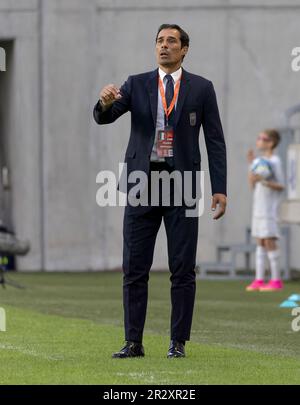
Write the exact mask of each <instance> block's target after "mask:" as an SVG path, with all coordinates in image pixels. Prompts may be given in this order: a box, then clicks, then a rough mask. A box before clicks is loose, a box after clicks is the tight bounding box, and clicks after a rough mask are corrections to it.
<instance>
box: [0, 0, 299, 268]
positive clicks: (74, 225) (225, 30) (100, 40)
mask: <svg viewBox="0 0 300 405" xmlns="http://www.w3.org/2000/svg"><path fill="white" fill-rule="evenodd" d="M299 16H300V1H299V0H288V1H280V0H260V1H259V0H256V1H248V0H212V1H207V0H186V1H182V0H165V1H164V2H162V1H160V0H151V1H150V0H140V1H137V0H122V1H121V0H115V1H111V0H88V1H85V2H83V1H80V0H42V1H39V0H22V1H21V0H0V47H2V48H4V49H5V51H6V57H7V60H6V65H7V69H6V72H0V95H1V97H0V167H1V171H2V181H1V182H0V218H1V220H2V223H3V224H5V225H6V226H7V227H8V228H9V229H10V230H12V231H13V232H15V233H16V235H18V237H20V238H25V239H29V241H30V244H31V250H30V252H29V253H28V255H26V256H25V257H22V258H19V259H18V260H17V268H18V270H20V271H23V270H24V271H25V270H30V271H39V270H43V271H66V270H67V271H68V270H73V271H74V270H109V269H116V268H120V267H121V256H122V215H123V208H122V207H121V208H120V207H119V208H111V207H105V208H100V207H98V206H97V205H96V202H95V195H96V191H97V184H96V180H95V179H96V174H97V173H98V172H99V171H100V170H104V169H112V170H115V172H116V173H118V162H122V161H123V156H124V152H125V148H126V145H127V141H128V138H129V127H130V115H129V114H126V115H125V116H123V117H121V118H120V119H119V120H118V121H117V122H116V123H115V124H114V125H111V126H107V127H99V126H97V125H96V124H95V122H93V119H92V108H93V105H94V103H95V102H96V100H97V98H98V93H99V90H100V89H101V87H102V86H103V85H104V84H106V83H110V82H113V83H116V84H117V85H121V84H122V83H123V81H124V80H126V78H127V77H128V75H129V74H134V73H139V72H143V71H148V70H152V69H154V68H155V67H156V60H155V55H154V40H155V34H156V31H157V28H158V26H159V25H160V24H161V23H163V22H176V23H178V24H179V25H182V27H183V28H184V29H185V30H186V31H187V32H188V33H189V35H190V39H191V43H190V49H189V54H188V56H187V57H186V59H185V61H184V67H185V68H186V69H187V70H188V71H191V72H194V73H196V74H200V75H202V76H204V77H207V78H209V79H210V80H212V81H213V83H214V84H215V88H216V92H217V96H218V102H219V108H220V112H221V117H222V122H223V127H224V133H225V137H226V141H227V147H228V162H229V177H228V182H229V184H228V195H229V205H228V211H227V214H226V216H225V218H223V219H222V220H221V221H218V222H214V221H212V219H211V215H210V183H209V177H208V175H206V183H205V184H206V191H205V207H206V209H205V213H204V215H203V216H202V217H201V219H200V229H199V246H198V259H199V261H203V260H204V261H207V260H208V261H209V260H215V258H216V257H215V251H216V247H217V246H218V245H220V244H222V243H228V242H235V241H241V240H244V238H245V231H246V227H247V225H248V224H249V223H250V212H251V192H250V190H249V188H248V185H247V181H246V175H247V163H246V158H245V156H246V151H247V149H248V148H249V147H251V146H253V145H254V140H255V137H256V134H257V132H258V131H259V130H261V129H262V128H265V127H280V128H281V127H283V126H284V125H285V120H284V111H286V110H287V109H288V108H289V107H291V106H294V105H297V104H299V102H300V91H299V90H300V89H299V77H300V76H299V75H300V73H297V72H293V71H292V69H291V60H292V57H291V51H292V49H293V48H294V47H296V46H297V45H299V35H298V33H299V29H298V25H299ZM297 125H298V126H299V120H298V122H296V120H295V119H294V121H293V126H294V127H297ZM200 138H201V139H200V145H201V150H202V162H203V163H202V168H203V169H204V170H207V159H206V153H205V145H204V142H203V137H202V136H201V137H200ZM290 228H291V229H290V240H291V244H290V254H289V259H290V266H291V268H294V269H299V262H300V252H299V249H297V246H299V244H300V228H299V227H297V226H291V227H290ZM158 246H159V248H157V249H156V251H155V259H154V264H153V269H167V249H166V238H165V232H164V229H163V228H161V230H160V232H159V235H158V240H157V247H158Z"/></svg>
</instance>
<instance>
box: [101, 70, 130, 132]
mask: <svg viewBox="0 0 300 405" xmlns="http://www.w3.org/2000/svg"><path fill="white" fill-rule="evenodd" d="M131 91H132V77H131V76H129V77H128V79H127V80H126V81H125V82H124V83H123V85H122V86H121V88H120V92H121V95H122V98H120V99H119V100H116V101H114V102H113V104H112V105H111V106H110V107H109V108H108V109H107V110H105V111H103V109H102V106H101V104H100V101H98V102H97V104H96V105H95V107H94V111H93V115H94V119H95V121H96V122H97V124H100V125H103V124H110V123H111V122H114V121H116V119H118V118H119V117H121V115H123V114H125V113H126V112H127V111H130V109H131Z"/></svg>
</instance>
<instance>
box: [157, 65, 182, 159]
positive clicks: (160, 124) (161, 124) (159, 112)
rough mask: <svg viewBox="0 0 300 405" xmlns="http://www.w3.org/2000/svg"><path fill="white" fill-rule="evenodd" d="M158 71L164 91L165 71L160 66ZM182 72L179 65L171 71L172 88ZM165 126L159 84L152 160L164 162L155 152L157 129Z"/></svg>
mask: <svg viewBox="0 0 300 405" xmlns="http://www.w3.org/2000/svg"><path fill="white" fill-rule="evenodd" d="M158 72H159V76H160V78H161V80H162V82H163V86H164V91H166V82H167V80H166V79H165V77H166V75H167V73H166V72H164V71H163V70H162V69H161V68H159V69H158ZM181 74H182V68H181V67H180V68H179V69H178V70H176V71H175V72H173V73H171V76H172V79H173V85H174V88H175V86H176V83H177V82H178V80H179V79H180V77H181ZM177 99H178V97H177V98H176V100H175V106H174V108H175V109H176V105H177ZM164 127H165V112H164V107H163V104H162V99H161V95H160V91H159V86H158V103H157V118H156V128H155V139H154V144H153V148H152V152H151V156H150V160H151V161H152V162H153V161H155V162H164V160H165V158H164V157H158V156H157V152H156V141H157V131H158V130H160V129H164Z"/></svg>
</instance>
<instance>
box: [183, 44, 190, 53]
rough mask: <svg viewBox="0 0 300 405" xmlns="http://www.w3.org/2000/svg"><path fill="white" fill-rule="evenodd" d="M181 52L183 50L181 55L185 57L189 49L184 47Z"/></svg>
mask: <svg viewBox="0 0 300 405" xmlns="http://www.w3.org/2000/svg"><path fill="white" fill-rule="evenodd" d="M182 50H183V54H184V55H186V54H187V53H188V50H189V47H188V46H184V47H183V48H182Z"/></svg>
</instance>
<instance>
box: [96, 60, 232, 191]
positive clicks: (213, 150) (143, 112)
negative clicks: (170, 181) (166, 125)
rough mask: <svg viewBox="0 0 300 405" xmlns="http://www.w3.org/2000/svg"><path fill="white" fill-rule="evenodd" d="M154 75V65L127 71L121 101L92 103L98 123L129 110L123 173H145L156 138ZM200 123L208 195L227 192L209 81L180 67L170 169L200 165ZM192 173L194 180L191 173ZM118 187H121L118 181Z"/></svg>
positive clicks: (223, 153)
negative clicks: (104, 106)
mask: <svg viewBox="0 0 300 405" xmlns="http://www.w3.org/2000/svg"><path fill="white" fill-rule="evenodd" d="M158 76H159V73H158V68H157V69H155V70H154V71H151V72H146V73H141V74H137V75H132V76H129V77H128V79H127V80H126V81H125V83H124V84H123V85H122V86H121V89H120V91H121V94H122V98H121V99H120V100H117V101H115V102H114V103H113V104H112V105H111V106H110V107H109V109H107V110H105V111H103V109H102V107H101V104H100V102H99V101H98V102H97V104H96V105H95V107H94V111H93V115H94V119H95V121H96V122H97V123H98V124H100V125H103V124H109V123H111V122H114V121H115V120H116V119H117V118H119V117H120V116H121V115H123V114H124V113H126V112H127V111H130V112H131V131H130V138H129V142H128V146H127V150H126V153H125V163H127V178H128V176H129V174H130V173H131V172H132V171H134V170H142V171H143V172H145V173H147V175H148V173H149V162H150V155H151V151H152V147H153V142H154V138H155V127H156V115H157V103H158ZM201 125H202V126H203V132H204V136H205V143H206V149H207V154H208V162H209V172H210V180H211V188H212V194H215V193H222V194H225V195H226V146H225V140H224V135H223V130H222V124H221V120H220V116H219V110H218V105H217V99H216V94H215V90H214V87H213V84H212V82H211V81H209V80H207V79H205V78H203V77H201V76H198V75H195V74H192V73H189V72H187V71H186V70H185V69H182V78H181V83H180V89H179V94H178V100H177V106H176V112H175V124H174V157H173V159H174V169H176V170H179V171H180V172H181V173H182V175H183V172H184V171H192V172H195V171H198V170H200V164H201V154H200V149H199V132H200V128H201ZM193 178H194V179H195V176H194V177H193ZM129 189H130V185H128V190H129ZM193 189H194V185H193ZM118 190H121V188H120V187H119V184H118ZM121 191H122V190H121Z"/></svg>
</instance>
